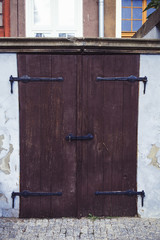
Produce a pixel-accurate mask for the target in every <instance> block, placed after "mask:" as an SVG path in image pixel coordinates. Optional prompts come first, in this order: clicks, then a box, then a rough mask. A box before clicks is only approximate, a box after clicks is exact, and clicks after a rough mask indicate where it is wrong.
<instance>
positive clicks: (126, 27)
mask: <svg viewBox="0 0 160 240" xmlns="http://www.w3.org/2000/svg"><path fill="white" fill-rule="evenodd" d="M122 31H124V32H125V31H126V32H129V31H131V21H127V20H123V21H122Z"/></svg>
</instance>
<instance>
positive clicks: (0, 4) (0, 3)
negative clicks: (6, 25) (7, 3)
mask: <svg viewBox="0 0 160 240" xmlns="http://www.w3.org/2000/svg"><path fill="white" fill-rule="evenodd" d="M2 11H3V9H2V2H0V13H1V14H2Z"/></svg>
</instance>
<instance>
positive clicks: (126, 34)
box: [122, 0, 147, 38]
mask: <svg viewBox="0 0 160 240" xmlns="http://www.w3.org/2000/svg"><path fill="white" fill-rule="evenodd" d="M146 7H147V0H142V19H134V20H142V24H144V23H145V22H146V20H147V11H145V12H143V11H144V9H145V8H146ZM122 8H131V9H133V1H132V0H131V7H122ZM134 8H141V7H134ZM122 20H123V19H122ZM132 21H133V11H131V22H132ZM135 33H136V32H134V31H132V25H131V31H129V32H125V31H123V32H122V38H131V37H132V36H133V35H134V34H135Z"/></svg>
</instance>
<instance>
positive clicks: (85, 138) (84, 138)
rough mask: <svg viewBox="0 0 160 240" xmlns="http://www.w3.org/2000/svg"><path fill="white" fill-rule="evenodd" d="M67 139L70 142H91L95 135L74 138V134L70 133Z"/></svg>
mask: <svg viewBox="0 0 160 240" xmlns="http://www.w3.org/2000/svg"><path fill="white" fill-rule="evenodd" d="M65 139H66V141H69V142H71V141H73V140H91V139H93V135H92V134H90V133H89V134H87V135H86V136H73V135H72V133H70V134H69V135H68V136H67V137H66V138H65Z"/></svg>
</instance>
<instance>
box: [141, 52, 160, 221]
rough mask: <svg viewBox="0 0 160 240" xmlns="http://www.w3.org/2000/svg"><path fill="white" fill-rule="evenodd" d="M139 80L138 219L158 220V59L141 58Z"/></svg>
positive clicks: (159, 177)
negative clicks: (143, 79)
mask: <svg viewBox="0 0 160 240" xmlns="http://www.w3.org/2000/svg"><path fill="white" fill-rule="evenodd" d="M140 76H142V77H143V76H147V78H148V83H147V88H146V94H145V95H144V94H143V83H140V91H139V94H140V97H139V127H138V170H137V171H138V172H137V174H138V175H137V177H138V179H137V181H138V186H137V188H138V190H144V191H145V193H146V197H145V199H144V207H143V208H142V207H141V200H140V198H139V200H138V213H139V214H140V215H141V217H160V55H141V57H140Z"/></svg>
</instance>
